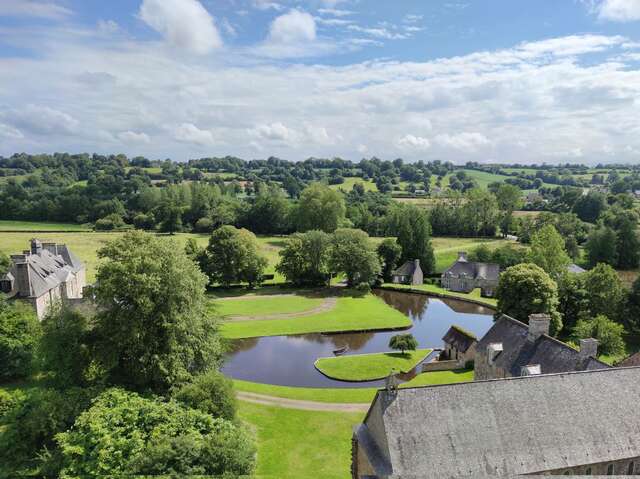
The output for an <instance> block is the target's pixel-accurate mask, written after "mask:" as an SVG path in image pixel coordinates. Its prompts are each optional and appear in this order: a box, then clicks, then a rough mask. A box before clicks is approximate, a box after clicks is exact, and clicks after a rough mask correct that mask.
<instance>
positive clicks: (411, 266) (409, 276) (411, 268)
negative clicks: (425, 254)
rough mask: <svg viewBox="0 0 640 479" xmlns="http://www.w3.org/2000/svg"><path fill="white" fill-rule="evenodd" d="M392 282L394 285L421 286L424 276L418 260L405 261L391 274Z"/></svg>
mask: <svg viewBox="0 0 640 479" xmlns="http://www.w3.org/2000/svg"><path fill="white" fill-rule="evenodd" d="M391 277H392V281H393V282H394V283H396V284H422V283H423V281H424V275H423V274H422V268H420V260H419V259H416V260H413V261H407V262H406V263H404V264H403V265H402V266H400V267H399V268H398V269H396V270H395V271H393V272H392V273H391Z"/></svg>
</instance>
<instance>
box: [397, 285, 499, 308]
mask: <svg viewBox="0 0 640 479" xmlns="http://www.w3.org/2000/svg"><path fill="white" fill-rule="evenodd" d="M384 286H385V287H391V288H398V289H414V290H418V291H425V292H427V293H435V294H441V295H443V296H448V297H450V298H456V299H473V300H474V301H479V302H481V303H484V304H486V305H487V306H489V307H492V308H495V307H496V306H497V305H498V300H497V299H495V298H483V297H482V295H481V294H480V288H476V289H474V290H473V291H472V292H471V293H469V294H467V293H457V292H455V291H448V290H446V289H444V288H441V287H440V286H436V285H435V284H418V285H410V284H393V283H386V284H384Z"/></svg>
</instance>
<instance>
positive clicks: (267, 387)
mask: <svg viewBox="0 0 640 479" xmlns="http://www.w3.org/2000/svg"><path fill="white" fill-rule="evenodd" d="M233 385H234V387H235V388H236V390H237V391H244V392H249V393H256V394H265V395H267V396H275V397H279V398H287V399H300V400H303V401H316V402H326V403H370V402H371V400H372V399H373V397H374V396H375V395H376V391H377V388H297V387H290V386H275V385H273V384H262V383H253V382H250V381H242V380H240V379H234V380H233Z"/></svg>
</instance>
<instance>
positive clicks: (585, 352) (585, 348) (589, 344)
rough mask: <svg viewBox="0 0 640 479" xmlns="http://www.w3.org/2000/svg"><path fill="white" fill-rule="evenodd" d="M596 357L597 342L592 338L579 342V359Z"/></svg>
mask: <svg viewBox="0 0 640 479" xmlns="http://www.w3.org/2000/svg"><path fill="white" fill-rule="evenodd" d="M597 355H598V340H597V339H593V338H587V339H581V340H580V357H581V358H583V359H587V358H595V357H596V356H597Z"/></svg>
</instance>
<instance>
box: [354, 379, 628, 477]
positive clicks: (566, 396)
mask: <svg viewBox="0 0 640 479" xmlns="http://www.w3.org/2000/svg"><path fill="white" fill-rule="evenodd" d="M639 395H640V368H616V369H613V368H612V369H602V370H597V371H581V372H570V373H560V374H551V375H534V376H525V377H518V378H510V379H499V380H490V381H476V382H468V383H460V384H451V385H441V386H426V387H414V388H400V389H396V388H393V387H390V388H387V389H383V390H380V391H378V393H377V394H376V397H375V398H374V400H373V403H372V404H371V407H370V408H369V411H368V413H367V415H366V416H365V419H364V421H363V423H362V424H359V425H358V426H356V427H355V428H354V433H353V437H352V463H351V472H352V477H353V478H354V479H360V478H364V477H389V478H400V477H434V478H435V477H441V478H445V477H446V478H453V477H474V478H476V477H515V476H519V475H527V474H540V475H605V474H606V475H625V474H640V414H637V400H636V399H637V398H638V397H639Z"/></svg>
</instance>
